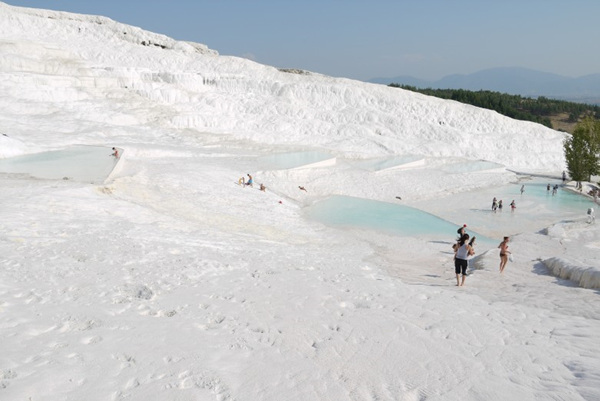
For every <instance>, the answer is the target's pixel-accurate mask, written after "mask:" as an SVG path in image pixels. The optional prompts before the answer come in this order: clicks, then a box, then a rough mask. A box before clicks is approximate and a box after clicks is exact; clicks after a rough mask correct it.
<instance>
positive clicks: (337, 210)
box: [306, 195, 495, 243]
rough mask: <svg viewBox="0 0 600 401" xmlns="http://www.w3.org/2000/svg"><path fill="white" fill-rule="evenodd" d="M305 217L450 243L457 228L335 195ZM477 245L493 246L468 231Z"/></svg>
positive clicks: (396, 207)
mask: <svg viewBox="0 0 600 401" xmlns="http://www.w3.org/2000/svg"><path fill="white" fill-rule="evenodd" d="M306 214H307V216H308V217H309V218H310V219H312V220H316V221H319V222H321V223H324V224H325V225H328V226H332V227H339V228H360V229H368V230H377V231H382V232H386V233H389V234H392V235H399V236H418V237H427V238H441V239H445V240H452V239H454V238H455V237H456V230H457V228H458V225H457V224H455V223H452V222H450V221H447V220H444V219H442V218H439V217H437V216H434V215H433V214H430V213H427V212H424V211H422V210H419V209H415V208H412V207H409V206H404V205H397V204H393V203H387V202H380V201H375V200H370V199H362V198H354V197H350V196H341V195H335V196H331V197H329V198H327V199H325V200H323V201H320V202H317V203H315V204H313V205H311V206H309V207H308V208H307V209H306ZM469 234H470V235H471V236H472V235H475V236H477V239H478V241H480V242H490V243H492V242H494V241H495V240H494V241H492V240H491V239H489V238H486V237H485V236H483V235H480V234H477V233H473V232H472V231H469Z"/></svg>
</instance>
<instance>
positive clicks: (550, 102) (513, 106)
mask: <svg viewBox="0 0 600 401" xmlns="http://www.w3.org/2000/svg"><path fill="white" fill-rule="evenodd" d="M389 86H391V87H394V88H402V89H406V90H410V91H413V92H419V93H423V94H425V95H429V96H435V97H439V98H442V99H451V100H456V101H457V102H461V103H466V104H470V105H473V106H477V107H481V108H484V109H490V110H495V111H497V112H498V113H500V114H502V115H505V116H507V117H511V118H514V119H516V120H523V121H533V122H536V123H539V124H542V125H545V126H546V127H549V128H553V129H556V130H559V131H565V132H569V133H573V130H574V129H575V126H576V124H577V122H578V121H580V120H581V119H583V118H584V117H586V116H592V117H594V118H595V119H600V107H599V106H594V105H589V104H582V103H573V102H567V101H564V100H555V99H549V98H546V97H543V96H540V97H538V98H537V99H534V98H530V97H522V96H519V95H509V94H506V93H500V92H493V91H485V90H480V91H470V90H465V89H431V88H427V89H419V88H416V87H414V86H410V85H399V84H390V85H389Z"/></svg>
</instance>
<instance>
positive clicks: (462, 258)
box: [454, 234, 475, 287]
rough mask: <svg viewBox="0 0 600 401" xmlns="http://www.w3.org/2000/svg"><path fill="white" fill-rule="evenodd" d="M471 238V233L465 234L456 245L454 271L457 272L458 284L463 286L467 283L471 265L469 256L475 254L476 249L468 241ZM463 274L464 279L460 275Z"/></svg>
mask: <svg viewBox="0 0 600 401" xmlns="http://www.w3.org/2000/svg"><path fill="white" fill-rule="evenodd" d="M468 240H469V234H463V235H462V236H461V237H460V240H459V241H458V244H457V247H456V254H455V255H454V272H455V273H456V286H457V287H462V286H463V285H465V279H466V278H467V266H468V265H469V262H468V260H467V259H468V257H469V256H470V255H473V254H474V253H475V251H474V250H473V248H472V247H471V245H469V244H468V243H467V241H468ZM461 274H462V281H461V280H460V275H461Z"/></svg>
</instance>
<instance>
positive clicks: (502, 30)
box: [0, 0, 600, 80]
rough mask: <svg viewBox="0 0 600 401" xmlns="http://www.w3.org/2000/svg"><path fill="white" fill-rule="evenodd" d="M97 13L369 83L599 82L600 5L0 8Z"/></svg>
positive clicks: (112, 2) (230, 1) (33, 1)
mask: <svg viewBox="0 0 600 401" xmlns="http://www.w3.org/2000/svg"><path fill="white" fill-rule="evenodd" d="M0 1H4V2H6V3H8V4H10V5H15V6H23V7H34V8H45V9H52V10H60V11H69V12H75V13H81V14H95V15H103V16H106V17H109V18H111V19H113V20H116V21H119V22H122V23H125V24H130V25H135V26H138V27H141V28H143V29H146V30H149V31H153V32H157V33H162V34H164V35H167V36H170V37H172V38H175V39H179V40H187V41H192V42H198V43H203V44H205V45H207V46H208V47H209V48H211V49H214V50H217V51H218V52H219V53H220V54H223V55H232V56H239V57H246V58H250V59H252V60H255V61H257V62H259V63H263V64H268V65H272V66H275V67H283V68H301V69H306V70H310V71H314V72H319V73H322V74H326V75H331V76H337V77H348V78H354V79H361V80H367V79H370V78H376V77H395V76H400V75H410V76H413V77H416V78H422V79H429V80H435V79H439V78H442V77H443V76H446V75H450V74H469V73H473V72H476V71H480V70H483V69H487V68H493V67H525V68H531V69H535V70H540V71H545V72H551V73H555V74H560V75H565V76H568V77H579V76H583V75H587V74H593V73H600V41H599V39H600V0H370V1H368V0H297V1H288V0H160V1H159V0H89V1H87V0H0Z"/></svg>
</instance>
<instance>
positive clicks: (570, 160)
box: [563, 116, 600, 182]
mask: <svg viewBox="0 0 600 401" xmlns="http://www.w3.org/2000/svg"><path fill="white" fill-rule="evenodd" d="M563 147H564V150H565V159H566V161H567V168H568V170H569V175H570V176H571V178H572V179H573V180H575V181H579V182H581V181H591V178H592V175H597V174H599V173H600V121H599V120H595V119H594V118H592V117H589V116H588V117H585V118H584V119H583V120H582V121H580V122H579V123H577V127H576V128H575V131H573V135H571V136H569V137H568V138H566V139H565V142H564V144H563Z"/></svg>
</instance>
